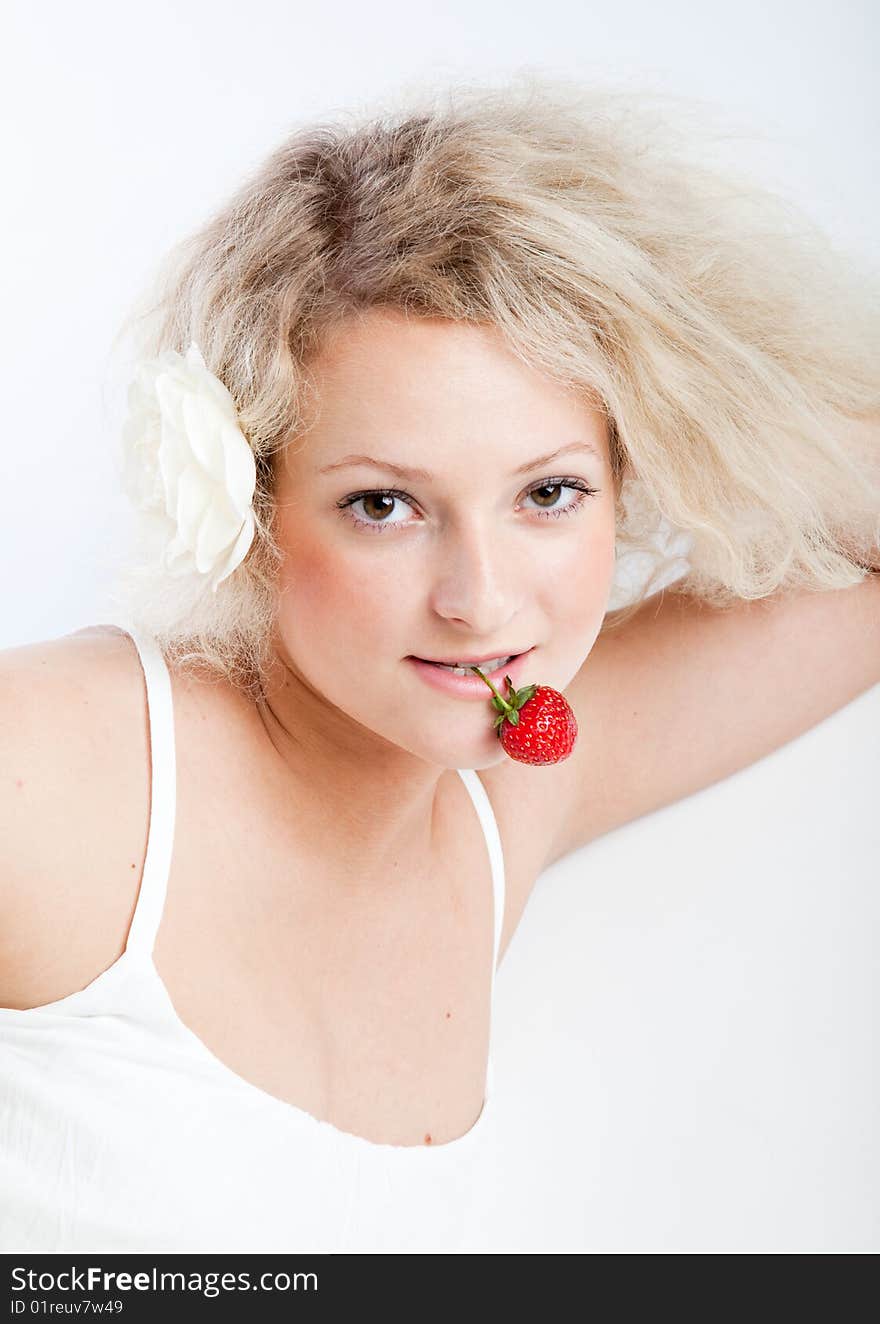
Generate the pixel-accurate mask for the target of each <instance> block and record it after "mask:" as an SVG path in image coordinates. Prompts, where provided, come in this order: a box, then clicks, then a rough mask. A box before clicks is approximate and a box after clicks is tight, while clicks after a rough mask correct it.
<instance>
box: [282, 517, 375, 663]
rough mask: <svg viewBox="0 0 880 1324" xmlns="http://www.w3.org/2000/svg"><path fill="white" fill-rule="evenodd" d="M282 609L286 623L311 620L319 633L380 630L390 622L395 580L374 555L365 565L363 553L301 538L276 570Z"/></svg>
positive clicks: (317, 636)
mask: <svg viewBox="0 0 880 1324" xmlns="http://www.w3.org/2000/svg"><path fill="white" fill-rule="evenodd" d="M281 587H282V593H283V596H282V599H281V602H282V612H283V614H284V615H285V616H286V617H287V618H288V619H289V620H290V621H291V622H306V623H308V622H312V623H313V624H314V625H315V626H316V627H317V626H319V625H320V627H321V628H320V630H318V629H316V630H315V643H316V645H317V644H318V641H319V639H320V638H321V637H333V638H339V637H343V636H345V637H347V638H348V640H349V642H350V641H351V637H352V635H353V634H354V635H355V636H357V635H358V634H359V633H360V632H361V631H366V632H367V634H365V635H364V636H363V637H364V638H367V637H369V634H377V633H378V634H379V635H381V633H382V631H383V629H385V628H386V625H388V624H390V621H389V620H388V613H389V610H390V604H392V603H393V602H395V601H396V600H397V599H399V595H400V580H399V577H395V576H394V575H393V574H392V573H391V572H390V570H389V568H388V567H387V566H383V565H382V564H380V560H379V558H376V561H375V563H374V564H373V565H370V566H369V567H365V565H364V559H363V557H358V556H352V555H346V553H345V552H344V551H343V550H342V549H340V548H339V547H332V546H328V545H326V544H320V543H319V542H318V541H317V539H315V540H313V541H312V542H309V541H307V540H305V539H303V540H301V541H300V542H299V543H298V544H297V545H296V546H294V547H292V548H290V550H289V551H288V553H287V555H286V557H285V560H284V565H283V567H282V570H281Z"/></svg>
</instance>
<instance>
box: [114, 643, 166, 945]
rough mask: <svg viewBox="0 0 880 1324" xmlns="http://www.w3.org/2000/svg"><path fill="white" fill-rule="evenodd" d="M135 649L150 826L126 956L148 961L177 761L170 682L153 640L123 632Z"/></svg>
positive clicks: (161, 900) (160, 900) (161, 897)
mask: <svg viewBox="0 0 880 1324" xmlns="http://www.w3.org/2000/svg"><path fill="white" fill-rule="evenodd" d="M124 629H125V632H126V633H127V634H129V635H130V636H131V638H132V640H133V641H134V644H135V647H136V648H137V652H138V657H139V658H140V662H141V667H142V668H143V673H144V680H145V682H146V691H147V716H148V722H149V733H150V822H149V828H148V832H147V850H146V856H145V858H144V871H143V877H142V879H141V885H140V890H139V892H138V898H137V903H136V905H135V911H134V917H133V919H132V921H131V925H130V927H129V931H128V941H127V943H126V945H125V950H126V951H127V952H128V951H133V952H137V953H139V954H142V955H144V956H151V955H152V951H153V945H154V943H155V941H156V934H157V933H158V931H159V924H160V921H161V919H162V910H163V907H164V905H165V894H166V891H167V888H168V875H169V872H170V869H171V848H172V845H173V842H174V819H175V809H176V803H177V766H176V764H177V761H176V755H175V745H174V708H173V702H172V695H171V676H170V674H169V671H168V666H167V663H166V662H165V658H164V657H163V656H162V651H161V649H160V648H159V645H158V644H157V643H156V641H155V639H154V638H153V637H152V635H149V634H147V633H146V632H145V631H143V630H139V629H136V628H134V627H133V626H131V625H126V626H125V627H124Z"/></svg>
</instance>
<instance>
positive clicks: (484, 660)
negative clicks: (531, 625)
mask: <svg viewBox="0 0 880 1324" xmlns="http://www.w3.org/2000/svg"><path fill="white" fill-rule="evenodd" d="M531 651H532V650H531V649H530V648H525V649H523V650H522V651H521V652H519V653H506V654H505V655H504V656H503V657H502V656H498V655H495V656H493V657H490V656H488V655H487V656H486V657H474V658H470V659H467V658H464V659H458V658H456V659H455V660H453V659H452V658H446V657H444V658H436V657H416V656H415V654H411V657H412V659H413V661H414V662H426V663H427V664H428V665H429V666H432V667H441V668H442V669H443V670H444V671H451V672H452V674H453V675H454V676H472V675H473V674H474V673H473V671H472V670H471V668H472V667H479V668H480V670H481V671H482V672H483V674H484V675H486V676H490V675H491V674H492V672H493V671H500V670H501V668H502V667H507V666H509V665H510V664H511V662H514V661H515V660H516V659H517V658H518V657H524V656H525V654H526V653H530V652H531Z"/></svg>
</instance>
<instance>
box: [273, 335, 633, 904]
mask: <svg viewBox="0 0 880 1324" xmlns="http://www.w3.org/2000/svg"><path fill="white" fill-rule="evenodd" d="M311 367H312V370H313V372H314V375H315V382H316V387H317V396H316V400H317V407H316V413H315V417H314V419H313V420H312V419H310V423H311V426H310V427H309V430H308V432H307V433H306V435H305V436H304V437H303V439H302V440H297V442H296V443H295V444H292V445H291V446H289V447H288V448H287V449H286V450H285V451H284V452H282V453H281V455H280V456H279V457H278V458H277V487H276V493H277V501H278V526H277V536H278V539H279V542H280V544H281V546H282V547H283V549H284V553H285V560H284V564H283V567H282V571H281V583H282V599H281V603H282V605H281V611H280V615H279V619H278V621H277V628H276V635H275V655H276V663H275V666H274V670H273V673H272V677H271V682H270V686H269V690H268V693H267V701H266V703H265V704H260V705H259V712H260V717H261V719H262V722H263V726H264V731H265V741H266V746H267V747H268V746H270V745H271V751H270V752H271V759H270V766H271V768H272V772H271V776H272V777H273V778H274V779H276V782H277V789H278V790H279V791H281V793H282V794H283V795H284V798H285V799H286V798H287V796H288V795H289V796H290V797H292V798H293V799H292V801H291V802H292V803H295V804H296V805H297V806H298V807H299V809H300V810H301V811H302V812H303V813H305V814H307V815H308V820H307V821H308V822H309V823H310V824H311V826H312V827H313V828H314V829H316V830H318V831H319V830H320V828H321V827H322V825H324V824H326V827H327V830H328V831H329V832H331V833H332V834H333V837H334V838H335V839H337V840H338V839H340V837H341V838H343V839H345V838H349V839H352V840H356V842H357V860H358V870H359V876H360V877H361V878H362V879H363V878H370V879H373V880H376V879H379V878H381V877H383V876H384V875H385V874H386V873H387V872H388V871H389V870H390V869H391V867H392V865H393V864H394V862H399V860H400V857H401V853H402V852H403V853H404V854H405V855H406V856H407V857H411V855H412V851H413V849H415V850H416V851H418V850H419V849H420V848H421V847H422V846H424V848H425V849H427V848H428V847H429V845H430V833H431V824H432V817H433V807H434V805H435V803H436V797H437V794H438V787H439V785H440V782H441V779H443V777H444V774H445V773H446V772H447V771H448V770H449V769H454V768H458V767H467V768H477V769H485V768H489V767H491V766H492V765H494V764H497V763H499V762H501V761H503V760H506V759H507V755H506V754H505V753H504V752H503V750H502V749H501V747H500V745H499V742H498V739H497V736H496V734H495V731H494V728H493V724H492V722H493V718H494V717H495V716H496V712H495V709H494V708H493V706H492V704H491V697H492V696H491V693H490V691H489V689H488V688H487V689H486V702H485V703H481V702H478V701H473V700H467V699H461V698H457V697H453V696H451V695H446V694H443V693H441V692H439V691H437V690H436V689H434V688H433V687H430V686H428V685H427V684H426V683H425V682H424V680H423V679H422V678H421V677H420V676H419V674H418V672H417V669H416V668H414V667H413V666H412V664H411V663H410V662H408V661H407V658H408V656H409V655H411V654H415V655H417V656H419V657H428V658H438V657H439V658H442V657H447V658H450V657H452V658H456V659H458V660H466V659H470V658H473V657H480V656H484V655H486V654H491V655H492V656H501V655H505V654H512V653H515V652H521V651H523V650H525V649H527V648H530V647H532V646H534V649H535V651H534V653H533V654H532V658H531V659H530V663H529V665H528V669H527V671H526V672H525V673H524V675H523V677H522V683H528V682H530V681H537V682H541V683H544V684H548V685H552V686H554V687H555V688H557V689H559V690H563V691H564V690H565V687H566V686H567V685H568V684H569V682H570V681H571V679H572V678H573V677H574V676H575V675H576V673H577V672H578V670H579V668H580V667H581V665H582V663H583V661H584V659H585V658H586V656H587V655H588V654H589V652H590V650H591V648H592V646H593V643H594V641H595V639H596V637H597V635H598V632H599V629H600V626H601V624H602V620H603V616H604V614H605V610H606V605H607V601H608V596H609V592H610V589H611V583H612V577H613V572H614V557H615V519H614V516H615V509H614V504H615V503H614V491H613V483H612V475H611V469H610V463H609V453H608V434H607V430H606V423H605V420H604V417H603V415H602V413H601V411H600V410H598V409H594V408H592V407H591V405H590V404H589V403H588V402H586V401H585V400H584V399H583V397H578V396H576V395H575V394H574V393H569V392H566V391H565V390H564V389H562V388H561V387H559V386H558V385H557V384H555V383H554V382H552V381H551V380H550V379H549V378H546V377H545V376H543V375H542V374H540V373H538V372H535V371H534V370H531V369H530V368H528V367H527V366H525V365H524V364H523V363H522V362H520V360H519V359H517V358H516V357H515V356H514V355H513V354H512V353H511V352H510V351H509V350H508V349H507V348H506V347H505V346H504V344H503V341H502V340H501V338H500V336H499V335H498V333H497V332H496V331H494V330H493V329H491V328H477V327H474V326H463V325H459V324H456V323H452V322H447V321H444V320H439V319H438V320H425V319H423V318H416V319H412V320H408V319H407V318H406V316H405V315H404V314H403V313H401V312H398V311H395V310H390V309H371V310H370V311H369V312H368V313H366V314H365V315H364V316H363V318H362V319H353V320H352V321H351V322H350V323H349V324H347V325H346V326H345V327H344V329H343V330H340V331H338V332H337V333H336V335H335V336H334V337H333V338H332V339H331V340H330V341H329V342H325V344H324V346H323V348H322V351H321V353H320V356H319V357H317V358H316V359H315V360H314V361H313V363H312V365H311ZM572 443H585V446H586V447H587V448H585V449H578V450H572V451H571V452H570V453H567V454H564V455H560V456H558V457H557V458H555V459H551V460H545V461H543V462H537V463H532V462H533V461H538V460H539V458H540V457H542V456H547V455H549V454H551V453H552V452H554V451H556V450H558V449H559V448H560V447H563V446H570V445H571V444H572ZM353 453H358V454H361V455H367V456H371V457H376V458H378V457H381V458H382V459H387V460H390V461H392V462H394V463H396V464H397V465H400V466H407V467H409V468H416V467H417V468H421V469H424V470H427V471H428V472H429V473H431V474H432V475H433V478H431V479H428V478H403V477H401V476H400V475H398V474H395V472H394V471H393V470H391V469H389V468H387V467H384V466H383V467H377V466H368V467H365V466H364V465H361V464H359V465H355V464H346V465H345V466H344V467H336V468H333V469H330V468H329V467H330V466H334V465H337V464H338V462H339V461H341V460H342V459H343V457H345V456H348V455H350V454H353ZM526 465H528V466H529V467H528V469H527V471H525V472H523V473H519V474H517V473H515V471H516V470H517V469H519V468H520V467H521V466H526ZM328 470H329V471H328ZM561 479H573V480H579V481H580V482H581V483H583V484H585V485H586V486H587V487H590V488H593V489H597V491H596V495H592V496H590V495H586V494H582V493H581V492H579V491H578V490H576V489H574V488H572V487H569V486H560V487H558V488H554V483H555V482H558V481H559V480H561ZM387 488H395V489H397V490H398V491H399V492H402V493H406V500H404V499H403V498H402V497H398V498H396V499H395V500H394V501H393V502H391V501H389V500H383V499H382V498H381V497H379V496H375V495H373V496H372V497H368V498H367V499H366V501H364V500H359V501H356V502H355V503H354V506H353V507H351V506H349V507H347V508H346V509H340V508H339V506H338V503H339V502H341V501H343V500H344V499H345V498H346V497H350V496H352V495H354V494H356V493H358V492H360V493H376V492H378V491H381V489H387ZM536 489H539V490H538V491H537V492H536ZM579 499H580V501H581V504H580V506H579V508H578V509H573V510H572V511H571V513H569V514H563V515H560V516H559V517H558V518H556V517H554V516H553V515H552V514H550V513H549V512H550V511H552V510H555V509H557V508H559V509H561V508H563V507H566V506H574V504H575V503H576V502H577V501H578V500H579ZM542 512H548V513H542ZM352 517H354V519H358V518H359V519H360V520H361V521H363V522H364V523H365V524H368V525H371V526H370V527H357V526H356V524H355V523H354V520H353V518H352ZM500 680H501V675H500V674H499V676H498V677H497V678H495V677H493V683H495V684H496V685H498V683H499V681H500ZM538 775H540V774H538Z"/></svg>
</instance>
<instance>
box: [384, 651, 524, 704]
mask: <svg viewBox="0 0 880 1324" xmlns="http://www.w3.org/2000/svg"><path fill="white" fill-rule="evenodd" d="M534 649H535V645H532V647H531V648H527V649H526V650H525V651H524V652H522V653H511V654H509V655H508V656H507V657H495V658H486V659H484V660H482V661H479V662H477V661H470V662H468V661H467V659H464V658H461V659H458V662H457V663H452V662H438V661H437V660H436V659H434V658H428V657H416V656H414V655H410V657H408V658H407V659H406V660H407V661H408V662H409V663H410V665H411V666H412V667H414V668H415V670H416V672H417V673H418V675H420V676H421V678H422V679H423V680H425V681H427V683H428V684H429V685H432V686H433V687H434V688H435V689H439V690H442V691H445V692H446V693H447V694H451V695H456V696H458V697H460V698H476V699H483V700H487V701H488V700H491V698H492V693H491V691H490V689H489V686H488V685H487V684H486V681H484V680H483V679H482V678H481V677H480V676H478V675H477V673H476V672H475V671H472V670H471V667H475V666H476V667H479V668H480V671H481V672H482V673H483V675H484V676H485V677H486V678H487V679H488V680H490V681H491V682H492V684H493V685H494V686H496V688H498V690H499V693H501V694H503V693H504V692H505V685H504V678H505V676H506V675H508V674H509V675H510V679H511V682H512V683H513V685H514V686H517V687H518V686H519V684H520V682H521V678H522V671H523V667H524V666H525V665H527V659H528V658H529V657H530V656H531V654H532V653H533V652H534Z"/></svg>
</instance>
